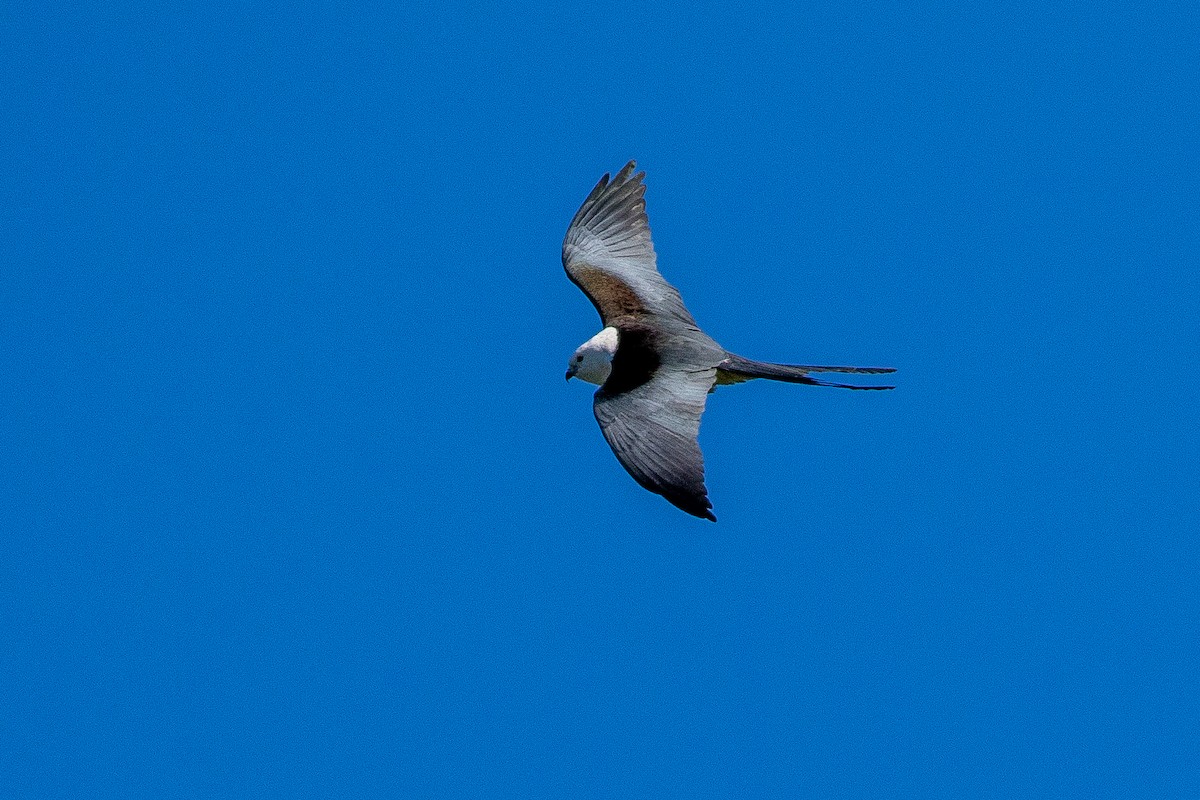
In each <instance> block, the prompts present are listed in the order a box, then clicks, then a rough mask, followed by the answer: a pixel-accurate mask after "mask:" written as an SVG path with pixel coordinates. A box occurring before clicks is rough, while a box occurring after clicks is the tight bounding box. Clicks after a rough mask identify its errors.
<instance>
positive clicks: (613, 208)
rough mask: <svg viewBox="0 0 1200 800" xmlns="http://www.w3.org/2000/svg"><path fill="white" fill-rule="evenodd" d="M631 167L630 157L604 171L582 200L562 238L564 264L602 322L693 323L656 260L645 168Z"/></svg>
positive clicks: (632, 165) (633, 164)
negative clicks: (649, 320)
mask: <svg viewBox="0 0 1200 800" xmlns="http://www.w3.org/2000/svg"><path fill="white" fill-rule="evenodd" d="M635 167H636V164H635V162H633V161H630V162H629V163H628V164H626V165H625V167H624V168H623V169H622V170H621V171H620V172H618V173H617V175H616V177H615V178H613V179H612V180H611V181H609V176H608V175H607V174H606V175H605V176H604V177H603V178H601V179H600V182H599V183H597V184H596V188H594V189H592V192H591V194H589V195H588V196H587V199H586V200H584V201H583V205H582V206H580V207H579V211H577V212H576V213H575V218H574V219H573V220H571V227H569V228H568V229H567V235H566V237H565V238H564V239H563V250H562V259H563V267H564V268H566V270H567V276H568V277H570V279H571V280H572V281H573V282H574V283H575V284H576V285H577V286H578V287H579V288H580V289H582V290H583V292H584V294H586V295H587V296H588V299H589V300H591V301H592V305H594V306H595V307H596V310H597V311H599V312H600V318H601V320H603V321H604V324H605V325H609V324H610V323H611V322H612V321H613V320H616V319H620V318H624V317H634V318H640V317H644V316H647V315H649V316H654V317H658V318H660V319H661V320H662V321H664V322H665V321H667V320H670V319H671V318H675V319H678V320H680V321H682V322H684V323H686V324H688V325H691V326H694V325H695V324H696V323H695V320H693V319H692V316H691V314H689V313H688V311H687V309H686V308H684V305H683V299H682V298H680V296H679V292H678V291H677V290H676V289H675V287H674V286H672V285H671V284H669V283H667V282H666V281H665V280H663V276H662V275H660V274H659V272H658V268H657V267H656V266H655V257H654V244H653V243H652V242H651V241H650V222H649V220H647V218H646V201H645V199H644V196H645V194H646V185H645V184H644V183H642V179H643V178H645V177H646V173H644V172H639V173H637V174H636V175H635V174H634V173H633V171H634V168H635Z"/></svg>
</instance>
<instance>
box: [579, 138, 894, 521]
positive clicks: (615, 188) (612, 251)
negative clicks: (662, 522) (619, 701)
mask: <svg viewBox="0 0 1200 800" xmlns="http://www.w3.org/2000/svg"><path fill="white" fill-rule="evenodd" d="M634 167H635V164H634V162H633V161H630V162H629V163H628V164H626V165H625V168H624V169H622V170H621V171H620V172H618V173H617V176H616V177H615V178H613V179H612V180H611V181H610V180H609V176H608V175H605V176H604V177H603V178H601V179H600V182H599V183H597V184H596V188H594V189H592V192H591V194H589V195H588V196H587V199H586V200H584V201H583V205H582V206H580V208H579V211H578V212H576V214H575V218H574V219H573V220H571V227H570V228H568V229H567V236H566V238H565V239H564V240H563V251H562V260H563V266H564V267H565V268H566V270H567V276H568V277H569V278H570V279H571V280H572V281H573V282H574V283H575V285H577V286H578V287H579V288H580V289H582V290H583V293H584V294H586V295H587V296H588V299H589V300H591V301H592V305H594V306H595V307H596V310H597V311H599V312H600V319H601V321H602V322H603V324H604V329H603V330H601V331H600V332H599V333H597V334H596V335H595V336H593V337H592V338H591V339H589V340H587V341H586V342H584V343H583V344H582V345H580V346H579V349H578V350H576V351H575V354H574V355H573V356H571V362H570V366H569V367H568V369H567V380H570V379H571V378H573V377H577V378H580V379H582V380H585V381H588V382H589V383H594V384H598V385H599V386H600V389H599V390H597V392H596V396H595V402H594V407H595V412H596V420H597V421H598V422H599V423H600V430H601V431H603V432H604V438H605V439H607V440H608V444H609V446H610V447H612V450H613V452H614V453H616V455H617V459H618V460H619V461H620V462H621V464H622V465H623V466H624V467H625V469H626V470H628V472H629V474H630V475H632V476H633V478H634V480H636V481H637V482H638V483H640V484H641V485H642V486H644V487H645V488H647V489H649V490H650V491H652V492H655V493H656V494H661V495H662V496H663V497H665V498H666V499H667V500H668V501H669V502H671V503H673V504H674V505H676V506H678V507H679V508H681V509H683V510H684V511H686V512H687V513H689V514H694V515H695V516H697V517H703V518H705V519H709V520H712V521H714V522H715V521H716V519H717V518H716V517H715V516H713V513H712V510H711V509H712V503H711V502H710V501H709V499H708V490H707V489H706V488H705V486H704V459H703V457H702V456H701V455H700V445H699V444H698V443H697V441H696V436H697V434H698V433H699V432H700V415H701V414H703V413H704V402H705V400H706V399H707V398H708V394H709V392H711V391H712V390H713V389H714V388H715V387H716V386H722V385H725V384H730V383H741V382H743V381H748V380H753V379H754V378H769V379H771V380H776V381H786V382H788V383H806V384H808V385H810V386H836V387H838V388H840V389H891V388H892V387H891V386H851V385H848V384H844V383H830V382H828V381H822V380H818V379H816V378H813V377H810V375H809V373H812V372H856V373H870V374H878V373H885V372H895V370H893V369H888V368H886V367H827V366H826V367H822V366H811V365H793V364H770V363H766V362H763V361H751V360H750V359H748V358H742V357H741V356H738V355H734V354H733V353H730V352H729V351H728V350H726V349H725V348H723V347H721V345H719V344H717V343H716V342H715V341H713V339H712V338H711V337H709V336H708V335H707V334H705V333H704V331H702V330H700V327H699V326H698V325H697V324H696V320H694V319H692V315H691V314H689V313H688V310H687V309H686V308H684V305H683V299H682V298H680V296H679V292H678V291H677V290H676V289H675V287H674V286H672V285H671V284H669V283H667V282H666V281H665V280H663V277H662V275H660V274H659V272H658V269H657V268H656V267H655V257H654V245H653V244H652V243H651V242H650V224H649V222H648V221H647V219H646V201H645V200H644V199H643V196H644V195H645V193H646V186H645V184H644V183H642V179H643V178H645V177H646V173H644V172H639V173H638V174H636V175H634V174H633V170H634Z"/></svg>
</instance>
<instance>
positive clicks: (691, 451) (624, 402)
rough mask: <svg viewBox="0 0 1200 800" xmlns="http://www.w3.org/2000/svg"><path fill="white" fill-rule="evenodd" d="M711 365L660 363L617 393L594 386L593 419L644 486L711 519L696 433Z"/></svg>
mask: <svg viewBox="0 0 1200 800" xmlns="http://www.w3.org/2000/svg"><path fill="white" fill-rule="evenodd" d="M715 380H716V369H715V368H708V369H694V370H684V369H679V368H675V369H669V368H664V369H660V370H659V371H658V372H656V373H655V375H654V377H652V378H651V379H650V380H649V381H647V382H646V383H644V384H642V385H641V386H638V387H637V388H635V389H631V390H630V391H627V392H622V393H620V394H616V395H610V394H606V393H605V392H604V389H603V388H601V390H600V391H598V392H596V400H595V412H596V421H597V422H599V423H600V430H602V431H603V432H604V438H605V439H606V440H608V444H609V446H610V447H611V448H612V450H613V453H615V454H616V456H617V459H618V460H619V461H620V462H621V465H622V466H624V467H625V469H626V470H627V471H628V472H629V474H630V475H632V476H633V478H634V480H636V481H637V482H638V483H640V484H641V485H642V486H644V487H645V488H647V489H649V490H650V491H652V492H655V493H656V494H660V495H662V496H663V497H665V498H666V499H667V500H668V501H670V502H671V503H672V504H674V505H675V506H677V507H678V508H680V509H682V510H684V511H686V512H687V513H689V514H693V515H695V516H697V517H703V518H705V519H710V520H713V521H714V522H715V521H716V517H715V516H713V513H712V511H711V509H712V503H711V502H710V501H709V499H708V489H707V488H705V486H704V457H703V455H701V453H700V444H699V442H698V441H697V436H698V435H699V433H700V416H701V415H702V414H703V413H704V404H705V401H706V400H707V399H708V391H709V389H711V388H712V385H713V381H715Z"/></svg>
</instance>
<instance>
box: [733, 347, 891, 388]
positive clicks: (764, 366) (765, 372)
mask: <svg viewBox="0 0 1200 800" xmlns="http://www.w3.org/2000/svg"><path fill="white" fill-rule="evenodd" d="M717 370H718V377H717V383H718V384H721V383H741V382H742V381H748V380H752V379H754V378H767V379H768V380H773V381H784V382H785V383H804V384H808V385H809V386H832V387H834V388H837V389H869V390H880V389H895V388H896V387H895V386H854V385H852V384H849V383H833V382H832V381H822V380H818V379H817V378H811V377H809V375H808V373H810V372H845V373H854V374H861V375H883V374H886V373H889V372H895V371H896V370H894V369H892V368H891V367H828V366H815V365H812V364H772V363H770V362H767V361H752V360H751V359H749V358H742V357H741V356H735V355H734V354H732V353H730V354H729V357H728V358H726V359H725V360H724V361H722V362H721V363H720V364H719V365H717ZM722 373H723V374H722Z"/></svg>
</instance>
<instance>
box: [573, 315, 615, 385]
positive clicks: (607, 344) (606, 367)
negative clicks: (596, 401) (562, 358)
mask: <svg viewBox="0 0 1200 800" xmlns="http://www.w3.org/2000/svg"><path fill="white" fill-rule="evenodd" d="M616 352H617V329H616V328H605V329H604V330H602V331H600V332H599V333H597V334H596V335H595V336H593V337H592V338H590V339H588V340H587V341H586V342H584V343H583V344H581V345H579V348H578V349H577V350H576V351H575V354H574V355H573V356H571V363H570V364H569V365H568V366H567V380H571V378H579V379H580V380H583V381H587V382H588V383H594V384H596V385H597V386H600V385H601V384H603V383H604V382H605V381H606V380H608V375H609V373H610V372H612V360H613V356H614V355H615V354H616Z"/></svg>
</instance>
